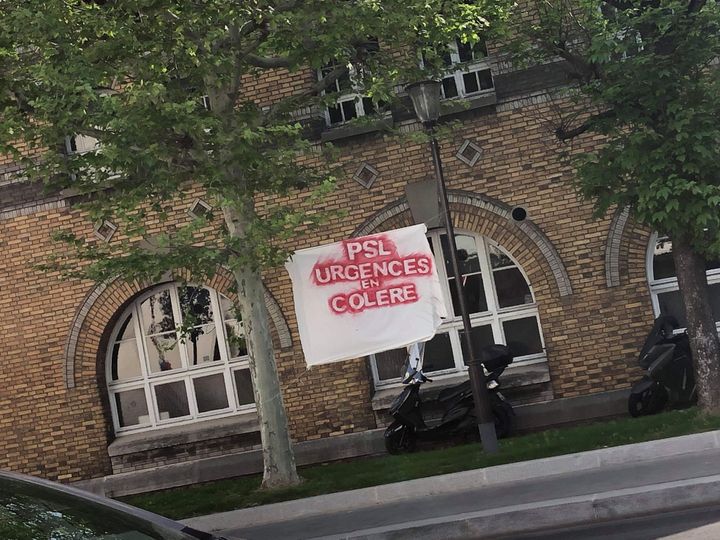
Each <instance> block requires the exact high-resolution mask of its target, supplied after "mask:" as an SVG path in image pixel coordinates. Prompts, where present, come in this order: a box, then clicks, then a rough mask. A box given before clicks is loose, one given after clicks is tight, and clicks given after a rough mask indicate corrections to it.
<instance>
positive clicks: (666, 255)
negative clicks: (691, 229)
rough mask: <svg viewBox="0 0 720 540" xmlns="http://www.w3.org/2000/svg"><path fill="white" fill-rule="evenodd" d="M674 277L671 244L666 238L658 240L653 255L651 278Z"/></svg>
mask: <svg viewBox="0 0 720 540" xmlns="http://www.w3.org/2000/svg"><path fill="white" fill-rule="evenodd" d="M669 277H675V263H674V262H673V258H672V242H671V241H670V240H669V239H668V238H667V237H663V238H658V240H657V242H656V243H655V252H654V255H653V278H654V279H664V278H669Z"/></svg>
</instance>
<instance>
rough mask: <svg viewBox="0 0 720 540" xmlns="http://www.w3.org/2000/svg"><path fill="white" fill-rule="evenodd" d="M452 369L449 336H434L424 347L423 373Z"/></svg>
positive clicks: (453, 365) (453, 362)
mask: <svg viewBox="0 0 720 540" xmlns="http://www.w3.org/2000/svg"><path fill="white" fill-rule="evenodd" d="M454 367H455V360H454V359H453V353H452V346H451V345H450V336H449V335H448V334H435V337H434V338H432V339H431V340H430V341H428V342H427V344H426V345H425V358H424V361H423V371H425V372H426V373H429V372H431V371H439V370H441V369H450V368H454ZM396 376H397V375H396Z"/></svg>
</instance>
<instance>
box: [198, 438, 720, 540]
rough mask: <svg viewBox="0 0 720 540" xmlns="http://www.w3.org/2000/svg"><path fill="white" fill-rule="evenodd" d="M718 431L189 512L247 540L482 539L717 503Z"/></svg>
mask: <svg viewBox="0 0 720 540" xmlns="http://www.w3.org/2000/svg"><path fill="white" fill-rule="evenodd" d="M718 472H720V431H713V432H708V433H700V434H695V435H687V436H684V437H677V438H673V439H662V440H658V441H650V442H646V443H640V444H634V445H628V446H620V447H614V448H605V449H601V450H594V451H591V452H583V453H578V454H570V455H565V456H557V457H553V458H547V459H540V460H534V461H526V462H520V463H512V464H507V465H501V466H497V467H489V468H486V469H478V470H473V471H466V472H462V473H455V474H450V475H443V476H434V477H428V478H423V479H419V480H412V481H409V482H400V483H396V484H388V485H384V486H376V487H373V488H365V489H360V490H354V491H348V492H342V493H335V494H330V495H323V496H319V497H311V498H307V499H302V500H298V501H288V502H284V503H278V504H272V505H267V506H261V507H256V508H249V509H243V510H236V511H232V512H224V513H221V514H215V515H211V516H204V517H199V518H193V519H189V520H186V523H188V524H190V525H192V526H194V527H197V528H200V529H204V530H212V531H219V532H222V533H223V534H227V535H228V536H235V537H243V538H248V539H250V540H261V539H266V538H267V539H271V538H281V537H282V538H288V539H290V538H296V539H302V538H443V539H446V538H480V537H483V536H484V535H485V536H487V535H488V534H489V533H488V532H489V531H492V534H491V536H493V537H498V536H500V535H508V534H514V533H520V532H523V531H530V530H536V529H540V528H546V527H562V526H567V525H572V524H576V523H588V522H592V521H599V520H606V519H613V518H618V517H624V516H633V515H641V514H644V513H651V512H658V511H667V510H671V509H679V508H684V507H688V506H694V505H705V504H713V503H717V502H720V475H719V474H718Z"/></svg>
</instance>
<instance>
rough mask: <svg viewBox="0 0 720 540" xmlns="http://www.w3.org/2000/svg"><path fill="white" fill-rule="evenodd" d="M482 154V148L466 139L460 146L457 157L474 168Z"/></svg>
mask: <svg viewBox="0 0 720 540" xmlns="http://www.w3.org/2000/svg"><path fill="white" fill-rule="evenodd" d="M482 152H483V151H482V148H480V147H479V146H478V145H477V144H475V143H474V142H472V141H470V140H467V139H466V140H465V141H464V142H463V143H462V145H460V149H459V150H458V151H457V154H455V156H456V157H457V158H458V159H459V160H460V161H462V162H463V163H465V164H466V165H468V166H469V167H474V166H475V164H476V163H477V162H478V160H479V159H480V157H481V156H482Z"/></svg>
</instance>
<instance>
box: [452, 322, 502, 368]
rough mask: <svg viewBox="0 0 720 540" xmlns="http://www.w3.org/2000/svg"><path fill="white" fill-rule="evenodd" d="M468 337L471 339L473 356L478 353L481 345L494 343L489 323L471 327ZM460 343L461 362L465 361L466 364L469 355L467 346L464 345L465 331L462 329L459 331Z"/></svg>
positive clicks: (485, 345)
mask: <svg viewBox="0 0 720 540" xmlns="http://www.w3.org/2000/svg"><path fill="white" fill-rule="evenodd" d="M470 338H471V339H472V344H473V352H474V353H475V356H479V355H480V350H481V349H482V348H483V347H487V346H488V345H492V344H493V343H495V338H494V337H493V331H492V326H490V325H489V324H486V325H483V326H475V327H473V329H472V330H471V331H470ZM460 344H461V345H462V352H463V362H465V365H466V366H467V365H468V360H469V355H468V352H467V347H466V346H465V332H464V331H462V330H461V331H460Z"/></svg>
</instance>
